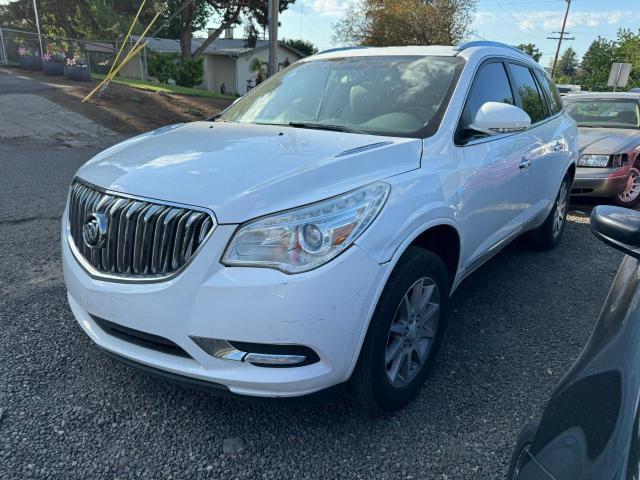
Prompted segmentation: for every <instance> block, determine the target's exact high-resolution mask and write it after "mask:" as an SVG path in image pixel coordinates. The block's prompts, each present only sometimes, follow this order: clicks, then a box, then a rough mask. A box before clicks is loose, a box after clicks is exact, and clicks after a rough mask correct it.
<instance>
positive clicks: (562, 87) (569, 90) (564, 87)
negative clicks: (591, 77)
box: [556, 83, 582, 97]
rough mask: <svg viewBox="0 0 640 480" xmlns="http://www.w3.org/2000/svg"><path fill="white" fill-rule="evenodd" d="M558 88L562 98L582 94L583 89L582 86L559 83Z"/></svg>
mask: <svg viewBox="0 0 640 480" xmlns="http://www.w3.org/2000/svg"><path fill="white" fill-rule="evenodd" d="M556 87H558V92H559V93H560V95H561V96H563V97H564V96H565V95H570V94H574V93H580V91H581V90H582V87H581V86H580V85H571V84H568V83H557V84H556Z"/></svg>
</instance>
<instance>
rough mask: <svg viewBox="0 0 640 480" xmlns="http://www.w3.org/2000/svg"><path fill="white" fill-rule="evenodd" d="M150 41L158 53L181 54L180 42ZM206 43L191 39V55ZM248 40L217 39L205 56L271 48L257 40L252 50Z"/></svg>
mask: <svg viewBox="0 0 640 480" xmlns="http://www.w3.org/2000/svg"><path fill="white" fill-rule="evenodd" d="M131 38H132V39H133V40H137V39H138V37H137V36H135V35H131ZM146 40H148V42H149V43H148V44H147V45H148V47H149V48H150V49H151V50H155V51H157V52H165V53H179V52H180V41H179V40H175V39H172V38H153V37H146ZM204 41H205V39H204V38H193V39H191V53H193V52H195V51H196V50H197V49H198V47H200V45H202V43H203V42H204ZM246 43H247V40H246V39H244V38H217V39H215V40H214V41H213V42H212V43H211V44H210V45H209V46H207V48H206V49H205V50H204V54H205V55H228V56H241V55H246V54H249V53H251V52H253V51H254V50H262V49H265V48H269V41H268V40H257V41H256V48H250V47H247V46H246ZM278 44H279V45H280V46H281V47H282V48H285V49H287V50H289V51H290V52H291V53H292V54H293V55H296V56H297V57H299V58H302V57H304V55H303V54H302V53H300V52H299V51H298V50H296V49H295V48H292V47H290V46H289V45H287V44H286V43H283V42H278Z"/></svg>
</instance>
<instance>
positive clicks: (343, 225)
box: [222, 182, 391, 273]
mask: <svg viewBox="0 0 640 480" xmlns="http://www.w3.org/2000/svg"><path fill="white" fill-rule="evenodd" d="M390 189H391V187H390V186H389V185H388V184H386V183H382V182H378V183H373V184H371V185H367V186H366V187H362V188H359V189H357V190H353V191H351V192H348V193H345V194H343V195H338V196H337V197H333V198H330V199H328V200H323V201H321V202H317V203H313V204H311V205H307V206H305V207H301V208H296V209H293V210H288V211H285V212H281V213H277V214H274V215H269V216H266V217H263V218H260V219H258V220H253V221H251V222H248V223H246V224H244V225H242V226H241V227H240V228H239V229H238V231H237V232H236V234H235V235H234V236H233V238H232V239H231V242H229V246H228V247H227V250H226V252H225V254H224V256H223V257H222V263H224V264H225V265H228V266H246V267H249V266H251V267H267V268H275V269H277V270H281V271H283V272H285V273H299V272H305V271H307V270H311V269H313V268H316V267H319V266H320V265H323V264H325V263H327V262H328V261H329V260H331V259H332V258H335V257H336V256H337V255H338V254H339V253H340V252H342V251H343V250H345V249H346V248H347V247H349V245H351V244H352V243H353V242H354V241H355V240H356V238H358V236H359V235H360V234H361V233H362V232H363V231H364V230H365V229H366V228H367V227H368V226H369V225H370V224H371V222H373V220H374V219H375V218H376V215H378V213H379V212H380V210H381V209H382V206H383V205H384V202H385V200H386V199H387V196H388V195H389V190H390Z"/></svg>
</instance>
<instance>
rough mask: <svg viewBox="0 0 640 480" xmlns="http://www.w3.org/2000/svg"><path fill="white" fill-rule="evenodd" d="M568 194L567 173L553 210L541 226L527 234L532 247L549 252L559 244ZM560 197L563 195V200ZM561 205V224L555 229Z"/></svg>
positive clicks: (565, 222)
mask: <svg viewBox="0 0 640 480" xmlns="http://www.w3.org/2000/svg"><path fill="white" fill-rule="evenodd" d="M570 194H571V177H570V176H569V174H568V173H567V174H566V175H565V176H564V178H563V179H562V183H561V184H560V188H559V189H558V193H557V195H556V200H555V202H554V203H553V208H552V209H551V211H550V212H549V215H548V216H547V218H546V220H545V221H544V223H543V224H542V225H540V226H539V227H538V228H536V229H535V230H533V231H531V232H530V234H529V238H530V239H531V244H532V245H533V246H534V247H537V248H539V249H541V250H551V249H552V248H555V247H556V246H557V245H558V243H560V239H562V234H563V232H564V227H565V226H566V224H567V211H568V207H569V196H570ZM562 195H564V199H562V198H561V196H562ZM562 204H564V212H563V213H562V222H561V225H560V228H559V229H557V228H556V227H555V224H556V215H557V213H558V209H559V208H560V206H561V205H562Z"/></svg>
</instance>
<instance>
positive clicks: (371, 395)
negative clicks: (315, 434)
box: [62, 42, 577, 410]
mask: <svg viewBox="0 0 640 480" xmlns="http://www.w3.org/2000/svg"><path fill="white" fill-rule="evenodd" d="M576 156H577V146H576V125H575V123H574V121H573V120H572V119H571V118H570V117H569V116H568V115H567V114H565V113H564V111H563V109H562V103H561V101H560V98H559V96H558V93H557V90H556V88H555V86H554V85H553V83H552V82H551V80H549V78H548V77H547V75H546V74H545V72H544V71H543V70H542V69H541V68H540V66H539V65H538V64H537V63H535V62H534V61H533V60H532V59H531V58H529V57H528V56H526V55H525V54H523V53H522V52H520V51H519V50H516V49H513V48H510V47H508V46H506V45H501V44H497V43H492V42H473V43H469V44H465V45H462V46H460V47H457V48H456V47H435V46H434V47H403V48H366V49H339V50H333V51H329V52H325V53H323V54H319V55H315V56H313V57H310V58H307V59H305V60H302V61H300V62H298V63H296V64H294V65H291V66H290V67H289V68H287V69H286V70H284V71H283V72H280V73H279V74H277V75H276V76H274V77H273V78H271V79H270V80H269V81H267V82H265V83H264V84H262V85H260V86H259V87H257V88H255V89H254V90H253V91H252V92H251V93H249V94H248V95H246V96H245V97H243V98H241V99H239V100H238V101H237V102H235V103H234V104H233V105H232V106H231V107H229V108H228V109H227V110H226V111H224V112H223V113H222V114H221V115H219V116H217V117H215V118H213V119H211V121H206V122H194V123H190V124H186V125H174V126H171V127H166V128H163V129H160V130H156V131H154V132H151V133H148V134H144V135H140V136H138V137H135V138H132V139H130V140H127V141H125V142H123V143H121V144H119V145H116V146H114V147H112V148H110V149H108V150H106V151H104V152H102V153H101V154H99V155H97V156H96V157H95V158H93V159H92V160H91V161H89V162H88V163H87V164H85V165H84V166H83V167H82V168H80V170H79V171H78V172H77V175H76V177H75V179H74V180H73V184H72V186H71V191H70V194H69V199H68V204H67V208H66V211H65V214H64V221H63V226H62V250H63V260H64V274H65V281H66V285H67V288H68V297H69V303H70V305H71V309H72V310H73V313H74V315H75V316H76V318H77V319H78V321H79V323H80V325H81V326H82V328H83V329H84V331H85V332H86V333H87V334H88V335H89V337H90V338H91V339H92V340H93V341H94V342H95V343H96V344H98V345H99V346H100V347H101V348H102V349H104V350H105V351H106V352H108V353H110V354H112V355H113V356H115V357H117V358H119V359H120V360H123V361H124V362H126V363H129V364H131V365H134V366H137V367H139V368H142V369H145V370H147V371H149V372H151V373H155V374H157V375H161V376H163V377H165V378H167V379H170V380H175V381H183V382H186V383H189V384H191V385H193V386H196V387H200V388H207V389H210V390H214V391H219V392H221V393H225V392H226V393H233V394H240V395H245V396H260V397H289V398H294V397H307V396H316V395H321V394H323V393H333V392H336V391H342V390H343V389H348V390H349V391H350V392H351V394H352V395H353V396H355V397H357V398H359V399H361V400H362V401H363V402H366V403H367V404H369V405H370V406H372V407H374V408H378V409H382V410H393V409H396V408H399V407H401V406H402V405H404V404H405V403H406V402H408V401H409V400H410V399H411V397H413V396H414V395H415V394H416V392H417V391H418V389H419V388H420V386H421V384H422V383H423V381H424V379H425V376H426V375H427V373H428V370H429V368H430V366H431V364H432V363H433V360H434V357H435V354H436V352H437V350H438V346H439V344H440V341H441V338H442V334H443V331H444V329H445V325H446V323H447V317H448V314H449V311H448V310H449V297H450V296H451V294H452V292H453V291H454V290H455V289H456V287H458V285H459V284H460V282H461V281H462V280H463V279H464V278H465V277H466V276H467V275H469V274H470V273H471V272H473V271H474V270H475V269H476V268H478V267H479V266H480V265H482V264H483V263H484V262H486V261H487V260H488V259H489V258H491V257H492V256H493V255H494V254H495V253H497V252H498V251H499V250H500V249H501V248H502V247H504V246H505V245H506V244H507V243H509V242H510V241H511V240H513V239H515V238H516V237H517V236H519V235H520V234H522V233H523V232H526V231H531V233H532V235H531V238H532V239H533V240H534V241H535V242H536V243H537V244H538V245H539V246H542V247H544V248H550V247H553V246H555V245H556V244H557V243H558V241H559V240H560V237H561V235H562V232H563V228H564V224H565V214H566V210H567V199H568V193H569V191H570V186H571V182H572V179H573V175H574V171H575V161H576Z"/></svg>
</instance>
